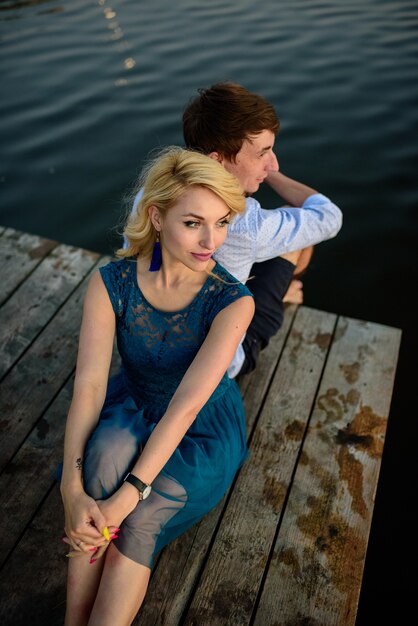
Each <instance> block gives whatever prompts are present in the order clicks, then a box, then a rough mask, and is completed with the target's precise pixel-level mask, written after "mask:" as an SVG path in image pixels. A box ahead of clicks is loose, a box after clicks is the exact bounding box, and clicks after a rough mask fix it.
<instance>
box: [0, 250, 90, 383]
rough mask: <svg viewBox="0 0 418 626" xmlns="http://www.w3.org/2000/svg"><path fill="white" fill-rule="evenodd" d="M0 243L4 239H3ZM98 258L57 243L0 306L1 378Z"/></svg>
mask: <svg viewBox="0 0 418 626" xmlns="http://www.w3.org/2000/svg"><path fill="white" fill-rule="evenodd" d="M0 246H1V240H0ZM98 258H99V255H98V254H93V253H91V252H87V251H84V250H80V249H79V248H71V247H69V246H64V245H60V246H57V247H56V248H55V249H54V250H52V251H51V253H50V254H49V255H48V256H47V257H46V258H44V259H43V260H42V261H41V262H40V263H39V264H38V266H37V267H36V268H35V269H34V271H33V272H32V273H31V274H30V275H29V276H27V277H26V280H24V282H23V283H21V284H20V286H19V287H18V288H17V289H16V291H15V292H14V293H13V294H12V296H11V297H10V298H9V299H8V300H7V302H5V304H4V305H3V306H2V307H1V309H0V378H1V377H2V376H3V375H4V374H5V373H6V372H7V370H8V369H9V368H10V367H11V366H12V365H13V363H15V362H16V361H17V359H18V358H19V357H20V356H21V355H22V353H23V352H24V351H25V350H26V348H27V347H28V346H29V345H30V344H31V342H32V341H33V340H34V339H35V338H36V336H37V335H38V334H39V332H40V331H41V330H42V329H43V328H44V326H46V324H47V323H48V322H49V320H50V319H51V318H52V317H53V316H54V315H55V313H56V312H57V311H58V309H59V308H60V307H61V306H62V305H63V304H64V303H65V301H66V300H67V298H68V297H69V295H70V294H71V293H72V291H73V290H74V289H75V288H76V287H77V286H78V284H79V283H80V282H81V281H82V280H83V278H84V277H85V276H86V274H87V272H88V271H89V270H90V269H91V268H92V267H93V265H94V264H95V263H96V262H97V259H98Z"/></svg>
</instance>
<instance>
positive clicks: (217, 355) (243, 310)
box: [113, 296, 254, 508]
mask: <svg viewBox="0 0 418 626" xmlns="http://www.w3.org/2000/svg"><path fill="white" fill-rule="evenodd" d="M253 314H254V301H253V298H252V297H251V296H244V297H242V298H240V299H239V300H236V301H235V302H233V303H232V304H230V305H229V306H227V307H226V308H225V309H223V310H222V311H220V312H219V313H218V315H217V316H216V317H215V319H214V321H213V323H212V326H211V328H210V331H209V333H208V335H207V337H206V339H205V341H204V343H203V344H202V346H201V348H200V350H199V352H198V353H197V355H196V357H195V358H194V360H193V362H192V364H191V365H190V367H189V369H188V370H187V372H186V374H185V375H184V378H183V380H182V381H181V383H180V385H179V387H178V388H177V390H176V392H175V394H174V396H173V398H172V399H171V402H170V404H169V406H168V408H167V411H166V413H165V415H164V416H163V417H162V418H161V420H160V421H159V422H158V424H157V426H156V427H155V429H154V430H153V432H152V434H151V436H150V438H149V440H148V442H147V444H146V445H145V447H144V450H143V452H142V453H141V456H140V457H139V459H138V461H137V462H136V463H135V465H134V467H133V469H132V470H131V471H132V473H133V474H134V475H135V476H137V477H138V478H140V479H141V480H142V481H143V482H145V483H152V481H153V480H154V478H155V477H156V476H157V474H159V472H160V471H161V469H162V468H163V467H164V465H165V464H166V463H167V461H168V460H169V458H170V457H171V455H172V454H173V452H174V450H175V449H176V447H177V446H178V444H179V443H180V441H181V440H182V438H183V437H184V435H185V433H186V431H187V430H188V428H189V427H190V426H191V424H192V423H193V421H194V419H195V418H196V415H197V414H198V413H199V411H200V410H201V408H202V407H203V406H204V404H205V403H206V402H207V400H208V399H209V397H210V396H211V394H212V393H213V391H214V390H215V388H216V387H217V385H218V384H219V382H220V380H221V378H222V376H223V375H224V373H225V372H226V370H227V368H228V366H229V364H230V362H231V361H232V358H233V356H234V354H235V351H236V349H237V348H238V345H239V343H240V341H241V339H242V337H243V336H244V334H245V332H246V330H247V328H248V326H249V324H250V322H251V319H252V317H253ZM132 494H134V495H132ZM133 497H135V498H136V502H135V504H136V503H137V501H138V492H137V491H136V489H135V487H133V486H132V485H130V484H128V483H124V484H123V486H122V487H121V489H119V490H118V492H116V494H115V495H114V496H113V499H114V505H115V508H116V507H120V506H122V507H123V508H124V506H125V505H124V502H125V501H126V504H127V506H130V503H132V498H133Z"/></svg>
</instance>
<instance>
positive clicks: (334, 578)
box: [0, 227, 401, 626]
mask: <svg viewBox="0 0 418 626" xmlns="http://www.w3.org/2000/svg"><path fill="white" fill-rule="evenodd" d="M108 260H109V258H108V257H103V256H100V255H99V254H96V253H93V252H90V251H87V250H83V249H80V248H73V247H69V246H66V245H61V244H59V243H57V242H54V241H49V240H46V239H43V238H41V237H38V236H35V235H29V234H25V233H21V232H17V231H15V230H12V229H6V228H1V227H0V335H1V340H0V351H1V358H0V423H1V439H0V451H1V452H0V464H1V475H0V493H1V517H0V563H1V577H0V623H1V624H2V625H3V626H6V625H10V626H11V625H13V626H19V625H23V624H24V625H25V626H26V625H28V624H31V626H33V625H34V624H39V625H42V626H54V625H61V624H63V615H64V605H65V580H66V565H67V560H66V558H65V552H66V547H65V546H64V545H63V544H62V543H61V542H60V537H61V536H62V534H63V531H62V529H63V512H62V505H61V500H60V494H59V489H58V486H57V484H56V481H55V468H56V466H57V464H58V463H59V462H60V460H61V456H62V443H63V433H64V425H65V419H66V413H67V410H68V406H69V402H70V398H71V392H72V384H73V375H74V367H75V360H76V352H77V343H78V330H79V325H80V320H81V307H82V300H83V296H84V293H85V289H86V284H87V281H88V278H89V276H90V275H91V273H92V272H93V271H95V270H96V269H97V267H99V266H100V265H103V264H104V263H106V262H107V261H108ZM400 339H401V331H400V330H399V329H396V328H392V327H388V326H382V325H380V324H375V323H372V322H367V321H359V320H355V319H351V318H347V317H341V316H340V317H339V316H337V315H335V314H333V313H328V312H324V311H319V310H315V309H312V308H309V307H305V306H300V307H295V306H293V307H289V308H288V309H287V311H286V316H285V322H284V325H283V327H282V329H281V331H280V332H279V333H278V335H277V336H276V337H275V339H274V341H272V342H271V344H270V345H269V347H268V348H267V349H266V350H265V351H264V352H263V354H262V358H261V360H260V363H259V365H258V367H257V369H256V371H255V372H253V373H252V374H251V375H249V376H246V377H243V378H241V379H240V381H239V384H240V387H241V390H242V393H243V396H244V402H245V407H246V412H247V432H248V439H249V447H250V451H251V455H250V458H249V460H248V461H247V462H246V463H245V465H244V466H243V468H242V469H241V471H240V472H239V474H238V476H237V478H236V480H235V483H234V484H233V485H232V487H231V489H230V490H229V492H228V493H227V494H226V496H225V497H224V499H223V501H222V502H221V503H220V504H219V506H218V507H217V508H216V509H214V510H213V511H212V512H211V513H210V514H209V515H208V516H207V517H206V518H205V519H204V520H203V521H202V522H201V523H200V524H198V525H197V526H195V527H194V528H192V529H191V530H190V531H189V532H187V533H186V534H185V535H184V536H183V537H181V538H179V539H178V540H177V541H175V542H174V543H173V544H171V545H170V546H168V547H167V548H166V549H164V550H163V551H162V553H161V555H160V557H159V559H158V561H157V563H156V566H155V568H154V571H153V575H152V579H151V584H150V588H149V591H148V594H147V597H146V600H145V603H144V605H143V607H142V608H141V610H140V612H139V614H138V617H137V618H136V620H135V621H134V624H141V625H143V626H154V625H160V626H177V625H180V624H181V625H185V626H186V625H187V626H192V625H193V626H227V625H231V626H244V625H250V624H251V625H254V626H302V625H304V626H308V625H309V626H331V625H335V626H354V624H355V621H356V613H357V606H358V601H359V595H360V588H361V582H362V575H363V568H364V563H365V557H366V549H367V543H368V537H369V532H370V526H371V520H372V514H373V506H374V496H375V492H376V488H377V482H378V477H379V470H380V464H381V457H382V451H383V446H384V441H385V432H386V426H387V418H388V415H389V408H390V401H391V395H392V388H393V383H394V377H395V371H396V365H397V358H398V350H399V344H400Z"/></svg>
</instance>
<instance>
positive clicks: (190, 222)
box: [184, 220, 199, 228]
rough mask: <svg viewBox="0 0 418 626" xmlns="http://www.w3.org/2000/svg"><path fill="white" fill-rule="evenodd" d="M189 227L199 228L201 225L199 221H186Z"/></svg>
mask: <svg viewBox="0 0 418 626" xmlns="http://www.w3.org/2000/svg"><path fill="white" fill-rule="evenodd" d="M184 223H185V225H186V226H187V227H188V228H197V227H198V226H199V222H193V221H191V220H190V221H188V222H184Z"/></svg>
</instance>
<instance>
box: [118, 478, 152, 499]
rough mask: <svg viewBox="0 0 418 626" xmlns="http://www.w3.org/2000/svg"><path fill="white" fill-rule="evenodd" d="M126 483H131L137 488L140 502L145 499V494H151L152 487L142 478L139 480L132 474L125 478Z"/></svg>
mask: <svg viewBox="0 0 418 626" xmlns="http://www.w3.org/2000/svg"><path fill="white" fill-rule="evenodd" d="M124 482H127V483H130V484H131V485H133V486H134V487H136V489H138V491H139V495H140V500H143V499H144V492H149V491H150V490H151V485H147V483H144V482H143V481H142V480H141V479H140V478H137V477H136V476H134V475H133V474H131V473H129V474H127V475H126V476H125V478H124ZM147 495H148V493H147ZM145 497H146V496H145Z"/></svg>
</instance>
